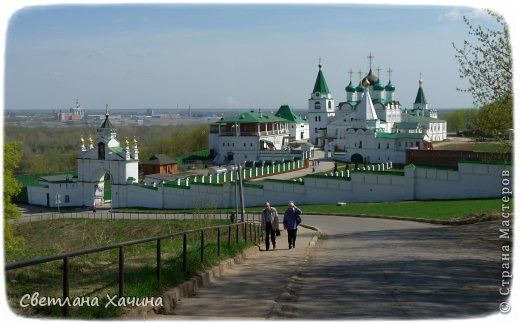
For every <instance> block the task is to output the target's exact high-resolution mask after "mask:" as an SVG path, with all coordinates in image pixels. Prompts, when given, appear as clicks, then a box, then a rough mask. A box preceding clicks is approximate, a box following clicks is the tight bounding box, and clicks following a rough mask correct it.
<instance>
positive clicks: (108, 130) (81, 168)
mask: <svg viewBox="0 0 520 323" xmlns="http://www.w3.org/2000/svg"><path fill="white" fill-rule="evenodd" d="M96 132H97V133H96V137H95V139H92V136H90V135H89V137H88V145H85V139H84V137H83V136H82V137H81V138H80V144H79V147H78V150H77V157H76V160H77V165H78V167H77V169H78V174H77V176H73V175H71V174H69V175H57V176H44V177H41V178H40V180H39V184H38V185H36V186H29V187H28V188H27V191H28V198H29V203H30V204H39V205H45V206H48V207H59V206H60V204H61V205H63V206H93V207H94V206H97V207H101V206H104V205H105V204H107V203H110V206H112V207H118V206H119V205H122V204H124V202H123V201H126V196H125V194H126V190H125V189H124V186H126V185H132V184H134V183H137V181H138V176H139V171H138V164H139V149H138V142H137V139H135V138H134V139H133V141H132V143H130V142H129V141H128V139H125V141H124V144H123V145H121V144H120V142H119V141H118V140H117V130H116V128H115V127H114V126H113V124H112V122H110V113H109V110H108V105H107V106H106V108H105V120H104V121H103V123H102V124H101V126H100V127H99V128H97V131H96ZM108 182H110V188H109V189H108V190H107V189H105V184H108ZM107 193H108V194H107Z"/></svg>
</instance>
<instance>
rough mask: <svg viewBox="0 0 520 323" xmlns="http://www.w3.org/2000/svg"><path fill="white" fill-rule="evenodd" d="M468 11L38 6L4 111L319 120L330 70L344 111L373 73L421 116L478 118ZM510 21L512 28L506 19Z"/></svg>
mask: <svg viewBox="0 0 520 323" xmlns="http://www.w3.org/2000/svg"><path fill="white" fill-rule="evenodd" d="M462 15H467V16H469V17H470V18H471V20H472V21H473V22H474V23H475V24H479V25H489V26H491V27H495V24H494V21H493V20H492V19H490V18H489V17H487V16H486V15H485V14H484V13H483V12H482V10H480V9H476V8H471V7H464V6H432V5H428V6H424V5H422V6H405V5H399V6H390V5H354V4H347V3H333V4H327V5H321V4H304V3H299V4H292V5H270V4H256V5H244V4H175V3H174V4H167V3H166V4H156V5H137V4H119V5H100V4H87V5H78V4H73V2H71V4H69V5H49V4H43V5H39V6H27V7H24V8H22V9H20V10H17V11H14V12H12V13H11V15H10V17H9V21H8V24H7V32H6V43H5V44H6V45H5V53H6V54H5V79H4V82H5V83H4V86H5V87H4V90H5V93H4V95H5V98H4V100H5V101H4V103H5V105H4V108H5V109H7V110H20V109H68V108H70V107H71V106H73V105H74V104H75V102H76V99H78V100H79V102H80V104H81V105H82V106H83V107H85V108H87V109H97V110H100V109H103V107H104V106H105V104H108V105H109V106H111V107H113V108H126V109H131V108H139V109H144V108H152V109H162V108H169V109H172V108H173V109H175V108H179V109H184V108H187V107H188V106H190V107H191V108H192V109H198V108H200V109H202V108H204V109H206V108H218V109H230V108H232V109H237V110H249V109H255V110H257V109H267V110H276V109H277V108H278V107H279V106H280V105H283V104H289V105H290V106H292V107H293V108H295V109H307V100H308V99H309V98H310V93H311V91H312V89H313V86H314V82H315V79H316V75H317V72H318V63H319V61H320V59H321V64H322V65H323V68H322V71H323V73H324V75H325V78H326V81H327V84H328V86H329V89H330V90H331V92H332V95H333V97H334V99H335V100H336V103H338V102H340V101H344V100H345V96H346V93H345V87H346V86H347V84H348V83H349V80H350V75H349V71H350V70H352V71H353V72H354V73H352V82H353V83H355V84H356V85H357V83H358V82H359V80H360V78H359V74H358V71H362V72H363V75H365V74H366V73H367V72H368V69H369V59H368V58H367V56H369V54H370V53H371V54H372V55H373V56H374V58H373V62H372V69H373V72H374V73H375V74H377V73H378V72H377V69H378V68H380V72H379V73H380V74H379V76H380V79H381V81H382V82H383V83H384V84H386V83H387V82H388V80H389V73H388V72H387V71H388V69H391V70H392V72H391V81H392V83H393V84H394V85H395V87H396V90H395V98H396V99H397V100H399V101H400V102H401V104H402V105H403V107H411V106H412V104H413V101H414V100H415V96H416V93H417V90H418V86H419V84H418V81H419V78H420V77H422V79H423V81H424V83H423V89H424V91H425V95H426V99H427V101H428V103H429V104H430V106H431V107H433V108H437V109H454V108H469V107H473V103H472V101H473V100H472V98H471V96H470V95H469V94H468V93H461V92H459V91H457V88H465V87H467V85H468V84H467V81H466V80H464V79H461V78H460V77H459V72H458V68H459V65H458V62H457V61H456V59H455V57H454V54H455V50H454V49H453V47H452V42H454V43H455V44H457V45H458V46H461V45H462V43H463V41H464V39H470V38H469V36H468V34H467V32H468V29H467V27H466V25H465V24H464V23H463V21H462ZM506 18H507V17H506Z"/></svg>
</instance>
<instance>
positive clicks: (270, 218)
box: [262, 202, 278, 251]
mask: <svg viewBox="0 0 520 323" xmlns="http://www.w3.org/2000/svg"><path fill="white" fill-rule="evenodd" d="M277 229H278V212H277V211H276V209H275V208H274V207H272V206H271V204H270V203H269V202H265V208H264V211H263V212H262V230H265V250H267V251H269V236H271V242H272V243H273V249H276V230H277Z"/></svg>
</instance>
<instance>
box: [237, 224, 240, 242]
mask: <svg viewBox="0 0 520 323" xmlns="http://www.w3.org/2000/svg"><path fill="white" fill-rule="evenodd" d="M238 226H239V225H238V224H237V227H236V231H237V235H236V240H237V242H238Z"/></svg>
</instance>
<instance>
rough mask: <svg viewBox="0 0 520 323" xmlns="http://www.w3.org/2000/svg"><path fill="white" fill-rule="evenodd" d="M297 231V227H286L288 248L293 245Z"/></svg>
mask: <svg viewBox="0 0 520 323" xmlns="http://www.w3.org/2000/svg"><path fill="white" fill-rule="evenodd" d="M297 231H298V229H287V241H288V242H289V248H291V247H294V246H295V243H296V232H297Z"/></svg>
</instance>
